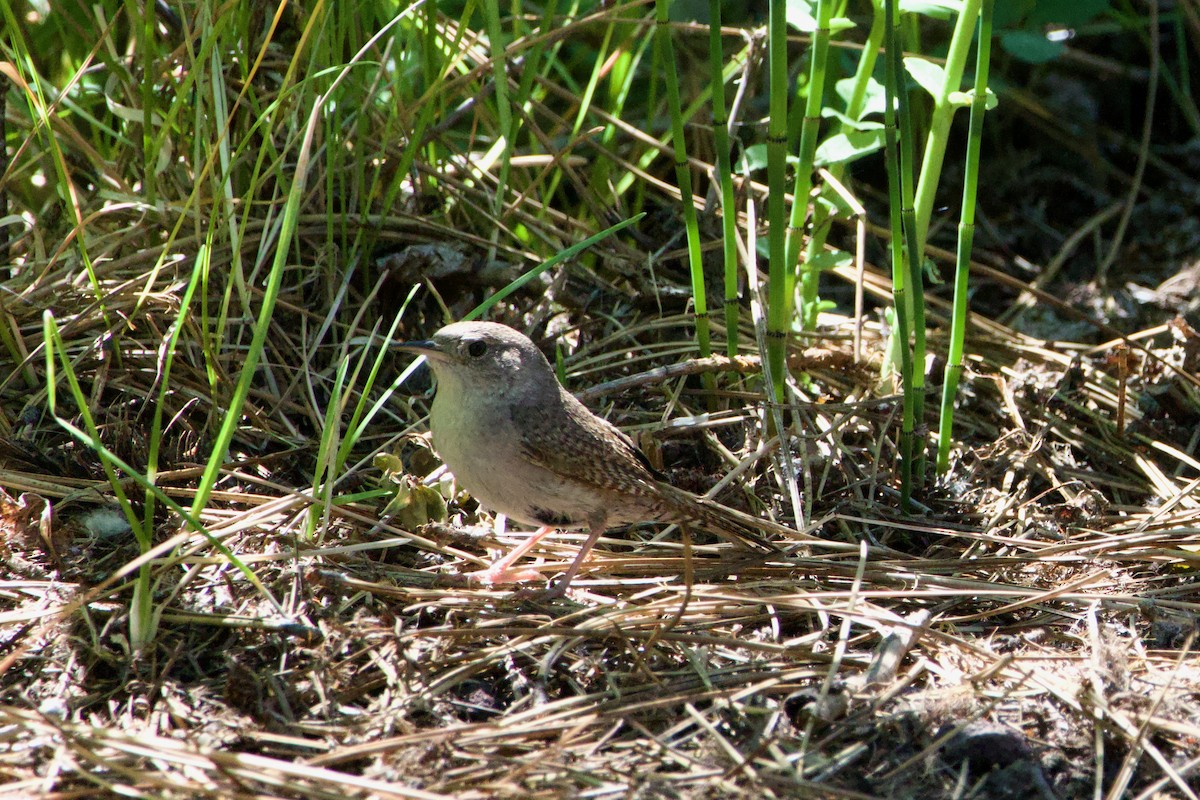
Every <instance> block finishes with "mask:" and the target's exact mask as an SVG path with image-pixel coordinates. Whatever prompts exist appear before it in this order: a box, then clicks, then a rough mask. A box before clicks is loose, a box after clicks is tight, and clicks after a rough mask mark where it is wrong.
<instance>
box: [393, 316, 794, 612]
mask: <svg viewBox="0 0 1200 800" xmlns="http://www.w3.org/2000/svg"><path fill="white" fill-rule="evenodd" d="M394 346H395V347H396V348H397V349H400V350H402V351H405V352H409V353H414V354H419V355H423V356H425V357H426V359H427V360H428V363H429V366H430V367H431V368H432V370H433V374H434V377H435V379H436V382H437V387H436V391H435V394H434V399H433V406H432V408H431V409H430V412H429V428H430V432H431V433H432V437H433V447H434V449H435V450H436V451H437V452H438V454H439V455H440V456H441V458H442V460H443V461H444V462H445V464H446V465H447V467H449V469H450V471H451V472H453V473H454V476H455V479H456V480H457V482H458V484H459V485H460V486H461V487H462V488H465V489H466V490H467V492H469V493H470V494H471V496H472V497H474V498H475V499H476V500H478V501H479V503H480V504H481V505H482V506H484V507H485V508H489V509H491V510H492V511H495V512H498V513H501V514H504V515H505V516H506V517H507V518H508V519H511V520H516V521H518V522H521V523H525V524H527V525H535V526H539V527H538V530H537V532H536V533H534V534H533V535H532V536H531V537H530V538H529V539H527V540H526V541H525V542H523V543H522V544H521V545H520V546H518V547H517V548H515V549H514V550H513V551H511V552H510V553H508V554H507V555H505V556H504V557H502V558H500V559H499V560H497V561H496V562H495V563H493V564H492V565H491V566H490V567H488V568H486V569H484V570H481V571H479V572H475V573H471V575H470V577H472V578H474V579H475V580H477V581H479V582H480V583H483V584H486V585H498V584H505V583H516V582H524V581H529V580H535V579H541V578H542V577H543V576H542V575H541V573H538V572H534V571H532V570H523V569H516V568H514V566H513V565H514V564H515V563H516V562H517V561H519V560H520V558H521V557H522V556H524V554H525V553H527V552H528V551H529V550H530V549H531V548H532V547H533V546H534V545H535V544H536V543H537V542H538V541H540V540H541V539H542V538H543V537H545V536H546V535H547V534H549V533H550V532H552V531H554V530H556V529H558V530H575V529H586V530H587V531H588V535H587V538H586V539H585V540H584V543H583V545H582V546H581V547H580V549H579V553H578V555H577V556H576V557H575V559H574V561H573V562H572V563H571V565H570V566H569V568H568V569H567V571H566V573H565V574H564V575H563V577H562V578H561V580H559V581H558V582H557V583H556V584H555V585H554V586H553V588H551V589H550V590H549V592H548V594H550V595H552V596H561V595H562V594H563V593H565V592H566V590H567V588H568V587H569V586H570V584H571V581H572V580H573V579H574V578H575V577H576V575H578V574H579V572H580V570H581V569H582V567H583V563H584V560H585V559H586V557H587V555H588V553H589V552H590V551H591V549H592V547H593V546H594V545H595V543H596V541H597V540H598V539H599V538H600V536H601V534H603V533H604V532H605V531H606V530H608V529H610V528H614V527H619V526H622V525H629V524H633V523H638V522H674V523H684V524H686V523H697V524H699V525H700V527H703V528H705V529H707V530H710V531H711V532H713V533H717V534H720V535H723V536H725V537H727V538H733V539H735V540H738V541H740V542H743V543H746V544H749V545H753V546H755V547H758V548H761V549H764V550H768V551H774V552H779V548H777V547H775V545H773V544H772V543H771V542H770V541H768V540H767V539H765V538H764V537H763V536H762V535H761V534H760V533H759V531H757V530H755V528H754V526H753V525H752V524H749V523H748V520H753V518H751V517H748V516H746V515H736V512H732V511H731V510H729V509H725V508H723V507H721V506H719V505H717V504H715V503H712V502H711V501H709V500H706V499H703V498H699V497H696V496H695V495H693V494H691V493H689V492H686V491H684V490H682V489H679V488H677V487H675V486H673V485H671V484H670V483H669V482H667V480H666V478H665V477H664V476H663V475H662V474H660V473H659V472H657V471H656V470H655V469H654V468H653V467H652V466H651V464H650V463H649V461H648V460H647V459H646V456H645V455H644V454H643V453H642V451H641V450H639V449H638V447H637V446H636V445H635V444H634V443H633V441H632V440H631V439H630V438H629V437H628V436H626V435H625V434H624V433H622V432H621V431H620V430H618V429H617V428H616V427H615V426H614V425H613V424H612V423H610V422H608V421H607V420H605V419H602V418H601V417H598V416H596V415H595V414H593V413H592V412H591V411H590V410H588V408H587V407H586V406H585V405H584V404H583V403H581V402H580V401H579V400H578V399H577V398H576V397H575V396H574V395H572V394H571V393H570V392H569V391H567V390H566V389H565V388H564V387H563V386H562V384H561V383H559V381H558V377H557V375H555V372H554V369H553V368H552V367H551V366H550V362H549V361H547V360H546V357H545V356H544V355H543V354H542V351H541V350H539V349H538V347H537V345H535V344H534V343H533V342H532V341H531V340H530V339H529V338H528V337H527V336H525V335H524V334H522V333H520V332H519V331H517V330H515V329H513V328H511V327H509V326H507V325H502V324H500V323H496V322H455V323H452V324H449V325H446V326H445V327H443V328H441V329H439V330H438V331H436V332H435V333H434V334H433V336H432V338H430V339H427V340H420V341H407V342H398V343H396V344H395V345H394ZM739 516H740V518H739Z"/></svg>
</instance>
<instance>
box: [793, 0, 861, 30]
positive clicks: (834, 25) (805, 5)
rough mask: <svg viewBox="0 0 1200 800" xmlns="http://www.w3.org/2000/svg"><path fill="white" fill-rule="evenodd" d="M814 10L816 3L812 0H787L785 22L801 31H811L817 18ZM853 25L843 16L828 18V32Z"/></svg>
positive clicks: (814, 28) (846, 28) (815, 25)
mask: <svg viewBox="0 0 1200 800" xmlns="http://www.w3.org/2000/svg"><path fill="white" fill-rule="evenodd" d="M815 10H816V4H815V3H814V2H813V0H788V3H787V23H788V25H791V26H792V27H793V28H795V29H796V30H798V31H801V32H802V33H812V32H813V31H815V30H816V29H817V18H816V16H814V14H813V11H815ZM853 27H854V23H853V22H851V21H850V20H848V19H846V18H845V17H834V18H833V19H831V20H829V31H830V33H837V32H839V31H844V30H849V29H850V28H853Z"/></svg>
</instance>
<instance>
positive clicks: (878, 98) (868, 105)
mask: <svg viewBox="0 0 1200 800" xmlns="http://www.w3.org/2000/svg"><path fill="white" fill-rule="evenodd" d="M834 91H835V92H837V95H838V97H840V98H842V102H843V103H846V104H847V105H849V103H850V94H851V92H853V91H854V78H842V79H841V80H840V81H838V82H837V83H836V84H834ZM886 105H887V95H886V93H885V92H884V90H883V84H882V83H880V82H879V81H877V80H875V79H874V78H868V79H867V91H866V93H865V94H864V95H863V107H862V112H861V113H859V115H858V118H859V119H863V118H865V117H869V116H871V115H872V114H882V113H883V110H884V108H885V107H886Z"/></svg>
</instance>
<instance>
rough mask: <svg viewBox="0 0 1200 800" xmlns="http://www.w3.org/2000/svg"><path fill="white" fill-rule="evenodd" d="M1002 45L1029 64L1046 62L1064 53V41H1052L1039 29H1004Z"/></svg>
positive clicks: (1001, 34) (1008, 51)
mask: <svg viewBox="0 0 1200 800" xmlns="http://www.w3.org/2000/svg"><path fill="white" fill-rule="evenodd" d="M1000 46H1001V47H1003V48H1004V51H1005V52H1006V53H1008V54H1009V55H1011V56H1013V57H1014V58H1019V59H1020V60H1021V61H1024V62H1026V63H1028V64H1045V63H1046V62H1047V61H1053V60H1054V59H1056V58H1058V57H1059V55H1061V54H1062V51H1063V44H1062V42H1052V41H1050V40H1049V39H1047V38H1046V36H1045V35H1044V34H1042V33H1039V32H1037V31H1025V30H1021V31H1002V32H1001V33H1000Z"/></svg>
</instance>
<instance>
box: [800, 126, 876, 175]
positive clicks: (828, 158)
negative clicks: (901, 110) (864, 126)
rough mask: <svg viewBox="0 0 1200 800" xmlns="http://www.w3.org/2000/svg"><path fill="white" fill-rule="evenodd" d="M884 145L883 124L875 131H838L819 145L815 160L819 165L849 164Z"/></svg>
mask: <svg viewBox="0 0 1200 800" xmlns="http://www.w3.org/2000/svg"><path fill="white" fill-rule="evenodd" d="M882 147H883V126H882V125H881V126H879V129H877V130H873V131H850V132H848V133H836V134H834V135H833V136H830V137H829V138H828V139H826V140H825V141H823V142H821V144H820V146H819V147H817V153H816V156H815V158H814V159H813V162H814V163H815V164H816V165H817V166H819V167H825V166H828V165H830V164H849V163H850V162H851V161H855V160H857V159H860V158H862V157H863V156H867V155H870V154H871V153H874V152H875V151H876V150H879V149H880V148H882Z"/></svg>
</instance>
